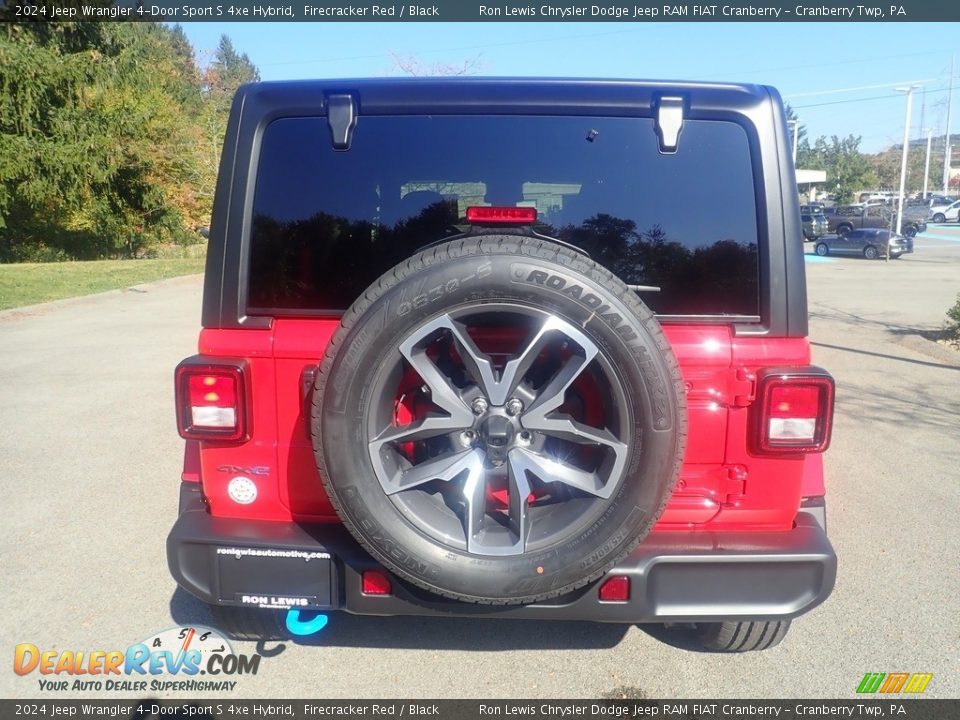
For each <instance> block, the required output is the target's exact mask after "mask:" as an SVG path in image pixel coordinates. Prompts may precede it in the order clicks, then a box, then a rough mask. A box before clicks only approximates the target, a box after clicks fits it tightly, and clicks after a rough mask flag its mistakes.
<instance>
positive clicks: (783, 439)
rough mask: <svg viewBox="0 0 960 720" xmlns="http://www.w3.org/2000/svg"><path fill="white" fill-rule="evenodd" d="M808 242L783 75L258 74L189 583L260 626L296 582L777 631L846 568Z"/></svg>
mask: <svg viewBox="0 0 960 720" xmlns="http://www.w3.org/2000/svg"><path fill="white" fill-rule="evenodd" d="M691 194H694V195H696V196H697V197H698V198H701V202H700V204H699V206H698V208H697V210H696V211H691V210H690V208H689V207H688V206H687V204H686V203H682V202H679V201H678V198H683V197H689V196H690V195H691ZM800 235H801V229H800V215H799V208H798V205H797V201H796V185H795V182H794V172H793V165H792V163H791V162H790V149H789V142H788V136H787V132H786V122H785V118H784V113H783V109H782V106H781V101H780V99H779V96H778V95H777V93H776V92H775V91H774V90H772V89H770V88H767V87H761V86H746V85H719V84H694V83H672V84H664V83H650V82H635V81H593V80H527V79H509V80H494V79H471V80H464V79H456V80H450V79H420V80H416V79H414V80H345V81H315V82H290V83H261V84H255V85H249V86H245V87H243V88H241V89H240V91H239V93H238V94H237V97H236V100H235V102H234V104H233V109H232V112H231V115H230V121H229V127H228V131H227V136H226V142H225V144H224V151H223V157H222V160H221V164H220V174H219V182H218V186H217V191H216V198H215V202H214V211H213V220H212V225H211V235H210V246H209V250H208V256H207V266H206V279H205V283H204V290H203V317H202V320H203V330H202V332H201V333H200V341H199V353H198V354H197V355H195V356H193V357H190V358H188V359H186V360H184V361H183V362H182V363H181V364H180V365H179V367H178V368H177V370H176V376H175V383H176V403H177V419H178V425H179V430H180V433H181V435H182V436H183V437H184V438H185V439H186V452H185V462H184V470H183V476H182V484H181V496H180V497H181V500H180V515H179V519H178V520H177V522H176V524H175V525H174V528H173V530H172V532H171V534H170V536H169V539H168V542H167V551H168V557H169V565H170V569H171V571H172V573H173V575H174V577H175V578H176V580H177V582H178V583H179V584H180V585H181V586H182V587H183V588H185V589H186V590H188V591H189V592H191V593H192V594H194V595H195V596H197V597H198V598H200V599H202V600H203V601H205V602H207V603H209V604H211V605H212V606H213V612H214V619H215V622H216V623H217V624H218V625H220V627H222V628H223V629H224V630H226V631H227V632H228V633H231V634H232V635H234V636H235V637H248V638H254V637H277V636H281V635H283V633H284V632H285V625H284V617H285V615H286V612H285V611H286V610H289V609H291V608H293V609H299V610H318V611H325V610H330V609H339V610H345V611H347V612H351V613H356V614H361V615H363V614H367V615H463V616H470V617H476V616H484V615H486V616H490V617H497V618H515V619H522V618H538V619H578V620H594V621H604V622H622V623H651V622H658V623H677V624H681V623H682V624H695V625H696V628H697V631H698V633H699V636H700V638H701V640H702V642H703V643H704V644H705V646H706V647H708V648H711V649H715V650H727V651H742V650H755V649H763V648H767V647H770V646H772V645H774V644H776V643H777V642H779V641H780V640H781V639H782V638H783V636H784V634H785V633H786V631H787V628H788V626H789V623H790V620H791V619H792V618H794V617H796V616H797V615H800V614H802V613H804V612H806V611H807V610H810V609H811V608H813V607H814V606H816V605H817V604H819V603H820V602H822V601H823V600H824V599H825V598H826V597H827V596H828V595H829V593H830V591H831V589H832V588H833V584H834V579H835V575H836V558H835V555H834V553H833V550H832V548H831V545H830V543H829V541H828V540H827V535H826V519H825V518H826V513H825V505H824V484H823V473H822V456H821V454H820V453H821V452H822V451H823V450H824V449H825V448H826V447H827V444H828V442H829V437H830V427H831V420H832V418H831V414H832V408H833V390H834V386H833V380H832V379H831V377H830V375H829V374H828V373H826V372H825V371H823V370H821V369H820V368H817V367H813V366H811V365H810V346H809V343H808V340H807V301H806V290H805V275H804V264H803V255H802V253H803V248H802V243H800V242H798V238H799V237H800Z"/></svg>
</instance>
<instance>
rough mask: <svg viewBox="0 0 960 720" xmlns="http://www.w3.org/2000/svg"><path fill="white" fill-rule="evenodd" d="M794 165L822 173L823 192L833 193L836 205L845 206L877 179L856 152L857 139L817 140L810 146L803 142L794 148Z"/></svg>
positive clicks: (857, 147)
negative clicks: (795, 152)
mask: <svg viewBox="0 0 960 720" xmlns="http://www.w3.org/2000/svg"><path fill="white" fill-rule="evenodd" d="M797 166H798V167H803V168H808V169H811V170H826V172H827V183H826V185H825V187H824V190H826V191H828V192H833V193H836V195H837V202H838V203H840V204H844V203H849V202H850V201H851V200H852V199H853V194H854V193H855V192H857V191H858V190H862V189H863V188H865V187H873V186H874V185H876V182H877V176H876V173H875V172H874V168H873V165H872V164H871V163H870V160H869V158H868V157H867V156H866V155H864V154H863V153H861V152H860V137H859V136H854V135H848V136H847V137H845V138H842V139H841V138H839V137H837V136H836V135H834V136H832V137H831V138H830V140H829V141H828V140H827V138H826V137H823V136H821V137H818V138H817V139H816V141H815V142H814V144H813V147H810V145H809V144H808V143H807V141H806V139H804V141H803V142H802V143H801V145H800V147H798V149H797Z"/></svg>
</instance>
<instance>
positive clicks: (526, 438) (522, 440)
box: [518, 430, 533, 445]
mask: <svg viewBox="0 0 960 720" xmlns="http://www.w3.org/2000/svg"><path fill="white" fill-rule="evenodd" d="M531 440H533V436H532V435H531V434H530V433H529V432H528V431H527V430H524V431H523V432H521V433H520V437H519V441H518V443H519V444H520V445H529V444H530V441H531Z"/></svg>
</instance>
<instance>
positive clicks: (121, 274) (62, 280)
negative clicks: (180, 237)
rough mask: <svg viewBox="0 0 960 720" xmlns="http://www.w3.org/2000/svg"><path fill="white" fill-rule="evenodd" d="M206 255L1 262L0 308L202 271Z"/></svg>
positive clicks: (102, 290) (31, 303)
mask: <svg viewBox="0 0 960 720" xmlns="http://www.w3.org/2000/svg"><path fill="white" fill-rule="evenodd" d="M203 263H204V259H203V258H202V257H195V258H167V259H157V260H95V261H91V262H60V263H16V264H9V265H0V310H6V309H8V308H15V307H22V306H24V305H33V304H34V303H42V302H47V301H48V300H59V299H61V298H68V297H78V296H80V295H90V294H92V293H98V292H104V291H105V290H116V289H118V288H127V287H131V286H132V285H139V284H140V283H145V282H151V281H153V280H162V279H164V278H171V277H177V276H179V275H192V274H194V273H200V272H203Z"/></svg>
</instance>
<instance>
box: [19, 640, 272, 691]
mask: <svg viewBox="0 0 960 720" xmlns="http://www.w3.org/2000/svg"><path fill="white" fill-rule="evenodd" d="M260 658H261V656H260V655H257V654H253V655H241V654H237V653H236V652H234V650H233V647H231V645H230V641H229V640H227V639H226V638H224V637H223V636H222V635H220V633H219V632H218V631H216V630H214V629H213V628H208V627H203V626H190V627H176V628H170V629H169V630H164V631H162V632H159V633H156V634H154V635H151V636H149V637H147V638H145V639H144V640H142V641H140V642H137V643H134V644H132V645H130V646H129V647H127V648H126V649H125V650H43V649H41V648H40V647H38V646H37V645H35V644H33V643H20V644H19V645H17V646H16V648H14V655H13V671H14V672H15V673H16V674H17V675H21V676H27V675H31V674H32V673H34V672H37V673H39V675H41V676H43V677H40V678H38V683H39V689H40V690H43V691H51V690H52V691H72V690H87V691H91V690H92V691H107V692H170V691H184V692H197V691H219V692H223V691H233V690H234V689H235V688H236V685H237V681H236V680H228V679H225V677H224V676H226V677H235V676H237V675H256V674H257V671H258V670H259V669H260ZM201 675H203V676H210V678H209V679H206V678H205V679H203V680H200V679H197V676H201ZM65 676H74V679H72V680H68V679H65ZM77 676H79V677H77ZM61 678H64V679H61ZM214 678H215V679H214Z"/></svg>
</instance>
